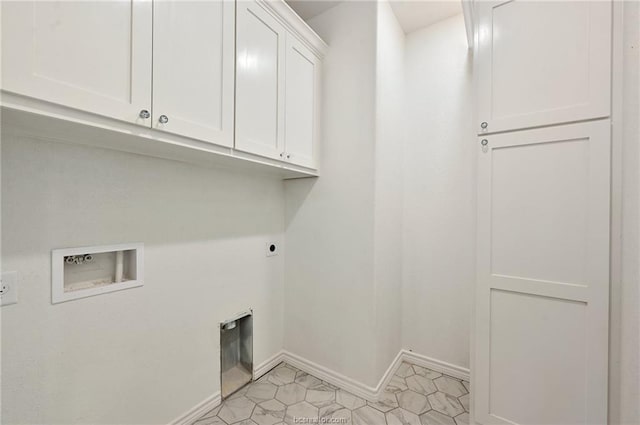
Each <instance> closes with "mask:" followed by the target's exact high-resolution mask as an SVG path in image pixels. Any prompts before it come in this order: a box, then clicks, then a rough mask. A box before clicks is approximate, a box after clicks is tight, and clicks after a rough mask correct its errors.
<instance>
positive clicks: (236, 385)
mask: <svg viewBox="0 0 640 425" xmlns="http://www.w3.org/2000/svg"><path fill="white" fill-rule="evenodd" d="M252 380H253V315H252V312H251V311H249V312H246V313H242V314H240V315H238V316H237V317H234V318H232V319H229V320H226V321H224V322H222V323H221V324H220V382H221V392H222V398H223V399H225V398H227V397H229V396H230V395H231V394H233V393H234V392H236V391H238V390H239V389H240V388H242V387H243V386H245V385H246V384H248V383H249V382H251V381H252Z"/></svg>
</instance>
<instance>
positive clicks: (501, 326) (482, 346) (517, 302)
mask: <svg viewBox="0 0 640 425" xmlns="http://www.w3.org/2000/svg"><path fill="white" fill-rule="evenodd" d="M475 8H476V12H477V15H476V18H477V40H478V46H477V51H476V58H475V59H476V84H477V87H476V88H477V91H476V92H477V100H478V104H477V114H476V115H477V117H478V122H477V133H478V138H477V149H478V222H477V223H478V237H477V286H476V302H475V332H474V334H475V347H474V353H473V356H474V362H473V364H474V367H473V369H472V374H473V376H472V383H473V391H472V397H473V399H474V400H473V404H474V414H475V421H476V423H479V424H484V425H487V424H604V423H607V394H608V392H607V380H608V373H607V368H608V326H609V320H608V317H609V316H608V314H609V312H608V306H609V255H610V254H609V241H610V235H609V229H610V212H609V211H610V175H611V123H610V119H609V118H610V110H611V107H610V102H611V100H610V99H611V66H612V63H611V51H612V47H611V42H612V23H611V22H612V18H611V17H612V3H611V2H610V1H598V2H531V1H519V0H514V1H499V2H496V1H493V2H476V3H475Z"/></svg>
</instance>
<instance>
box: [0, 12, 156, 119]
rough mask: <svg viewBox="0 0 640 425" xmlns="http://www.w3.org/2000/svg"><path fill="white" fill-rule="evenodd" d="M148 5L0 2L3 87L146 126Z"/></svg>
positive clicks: (149, 24)
mask: <svg viewBox="0 0 640 425" xmlns="http://www.w3.org/2000/svg"><path fill="white" fill-rule="evenodd" d="M151 23H152V6H151V1H148V0H129V1H123V0H120V1H109V2H104V1H95V2H94V1H90V2H69V1H35V2H34V1H24V2H3V3H2V71H3V72H2V88H3V90H7V91H11V92H14V93H18V94H22V95H25V96H30V97H34V98H38V99H42V100H46V101H49V102H53V103H57V104H60V105H64V106H68V107H71V108H76V109H81V110H84V111H88V112H93V113H96V114H99V115H105V116H108V117H112V118H117V119H121V120H124V121H129V122H137V123H140V124H144V125H149V120H148V119H147V120H143V119H140V118H139V113H140V111H141V110H143V109H146V110H151V37H152V29H151V28H152V25H151Z"/></svg>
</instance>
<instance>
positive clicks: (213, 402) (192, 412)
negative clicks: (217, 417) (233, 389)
mask: <svg viewBox="0 0 640 425" xmlns="http://www.w3.org/2000/svg"><path fill="white" fill-rule="evenodd" d="M221 402H222V398H221V396H220V391H218V392H217V393H215V394H213V395H212V396H210V397H208V398H206V399H205V400H203V401H201V402H200V403H198V404H197V405H196V406H195V407H193V408H191V409H189V410H188V411H186V412H184V413H183V414H182V415H180V416H179V417H178V418H176V419H174V420H173V421H171V424H170V425H191V424H192V423H194V422H195V421H196V420H197V419H199V418H200V417H201V416H202V415H204V414H205V413H207V412H208V411H209V410H211V409H213V408H215V407H218V405H219V404H220V403H221Z"/></svg>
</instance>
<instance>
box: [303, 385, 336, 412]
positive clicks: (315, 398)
mask: <svg viewBox="0 0 640 425" xmlns="http://www.w3.org/2000/svg"><path fill="white" fill-rule="evenodd" d="M305 400H307V401H308V402H309V403H311V404H313V405H314V406H316V407H323V406H329V405H332V404H333V403H335V401H336V392H335V390H332V389H331V388H329V387H326V386H317V387H314V388H310V389H308V390H307V396H306V397H305Z"/></svg>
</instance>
